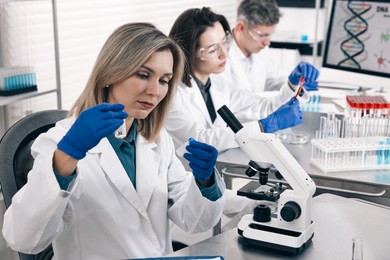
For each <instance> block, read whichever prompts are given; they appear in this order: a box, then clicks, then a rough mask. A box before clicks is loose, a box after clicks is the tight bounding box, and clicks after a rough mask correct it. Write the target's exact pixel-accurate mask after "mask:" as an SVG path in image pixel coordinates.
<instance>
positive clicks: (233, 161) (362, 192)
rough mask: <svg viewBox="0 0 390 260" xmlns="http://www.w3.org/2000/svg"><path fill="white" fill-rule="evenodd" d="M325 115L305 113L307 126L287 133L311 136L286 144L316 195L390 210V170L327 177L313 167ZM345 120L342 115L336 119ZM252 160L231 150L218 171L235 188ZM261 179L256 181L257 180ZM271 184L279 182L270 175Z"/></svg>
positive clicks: (338, 174)
mask: <svg viewBox="0 0 390 260" xmlns="http://www.w3.org/2000/svg"><path fill="white" fill-rule="evenodd" d="M321 116H326V114H324V113H318V112H308V111H304V112H303V119H304V121H303V123H302V124H300V125H298V126H295V127H293V128H291V129H287V130H283V131H296V132H304V133H306V134H308V135H309V141H308V142H307V143H304V144H289V143H284V145H285V146H286V148H287V149H288V150H289V151H290V152H291V154H292V155H293V156H294V158H295V159H296V160H297V161H298V163H299V164H300V165H301V166H302V167H303V169H304V170H305V171H306V172H307V173H308V174H309V175H310V177H311V178H312V179H313V181H314V182H315V183H316V186H317V191H316V195H319V194H322V193H333V194H336V195H340V196H344V197H353V198H360V199H364V200H368V201H372V202H375V203H379V204H383V205H386V206H390V170H362V171H339V172H330V173H324V172H322V171H321V170H320V169H318V168H317V167H316V166H314V165H312V164H311V163H310V157H311V150H312V148H311V142H310V140H311V139H312V138H315V132H316V130H318V129H319V127H320V117H321ZM336 116H337V117H339V118H342V117H343V116H342V115H336ZM248 162H249V158H248V157H247V156H246V155H245V154H244V153H243V152H242V151H241V149H240V148H236V149H230V150H228V151H226V152H224V153H222V154H221V155H220V156H219V157H218V160H217V168H218V170H219V171H220V173H221V174H222V175H223V176H224V179H225V182H226V185H227V187H228V188H230V187H231V180H232V178H234V177H240V178H249V177H247V176H246V175H245V170H246V168H247V164H248ZM256 178H257V177H252V179H256ZM269 178H270V182H273V181H276V179H275V178H274V176H273V175H272V174H270V177H269ZM389 259H390V258H389Z"/></svg>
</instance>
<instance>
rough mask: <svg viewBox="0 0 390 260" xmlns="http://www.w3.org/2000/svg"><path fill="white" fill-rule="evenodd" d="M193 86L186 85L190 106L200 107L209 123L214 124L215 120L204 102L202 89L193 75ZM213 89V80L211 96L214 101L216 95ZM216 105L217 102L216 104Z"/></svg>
mask: <svg viewBox="0 0 390 260" xmlns="http://www.w3.org/2000/svg"><path fill="white" fill-rule="evenodd" d="M191 86H192V87H191V88H189V87H188V86H185V85H184V88H185V91H186V93H187V94H188V95H189V98H188V99H187V100H188V102H191V103H192V105H190V107H192V106H194V107H197V108H199V110H200V111H201V112H202V114H203V116H204V118H206V120H207V123H208V124H209V126H212V125H213V122H211V118H210V115H209V111H208V110H207V106H206V102H204V99H203V96H202V93H201V92H200V89H199V87H198V84H197V83H196V81H195V79H194V78H193V77H191ZM212 90H213V83H212V82H211V87H210V94H211V98H212V99H213V103H214V96H213V95H212ZM214 107H215V104H214Z"/></svg>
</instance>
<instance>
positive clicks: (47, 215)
mask: <svg viewBox="0 0 390 260" xmlns="http://www.w3.org/2000/svg"><path fill="white" fill-rule="evenodd" d="M51 131H52V129H50V130H49V132H48V133H44V134H41V135H40V136H39V137H38V138H37V139H36V140H35V142H34V144H33V146H32V148H31V151H32V155H33V157H34V166H33V168H32V170H31V171H30V172H29V174H28V181H27V184H25V185H24V186H23V187H22V188H21V189H20V190H19V191H18V192H17V193H16V194H15V196H14V197H13V198H12V204H11V206H10V207H9V208H8V210H7V211H6V213H5V215H4V226H3V235H4V237H5V239H6V241H7V243H8V244H9V245H10V247H11V248H12V249H14V250H16V251H20V252H24V253H32V254H35V253H38V252H40V251H42V250H43V249H45V248H46V247H47V246H48V245H49V244H50V243H51V242H52V241H53V240H54V238H55V237H56V235H57V234H58V233H60V232H61V231H62V230H63V228H64V224H63V215H64V212H65V210H66V207H67V205H68V201H69V198H70V195H71V193H72V191H73V190H74V189H76V188H77V186H78V185H77V180H78V179H79V178H76V179H75V184H74V186H73V188H72V191H70V192H68V191H63V190H61V189H60V186H59V184H58V181H57V179H56V178H55V175H54V172H53V167H52V161H53V153H54V150H55V149H56V147H57V145H56V144H57V141H56V140H54V139H53V135H51V134H50V132H51ZM32 223H33V224H32Z"/></svg>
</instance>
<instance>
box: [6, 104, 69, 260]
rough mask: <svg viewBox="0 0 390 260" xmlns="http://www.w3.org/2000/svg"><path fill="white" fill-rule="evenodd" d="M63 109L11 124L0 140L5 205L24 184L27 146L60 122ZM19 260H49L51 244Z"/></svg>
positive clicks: (28, 164)
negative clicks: (35, 253)
mask: <svg viewBox="0 0 390 260" xmlns="http://www.w3.org/2000/svg"><path fill="white" fill-rule="evenodd" d="M66 115H67V111H65V110H45V111H40V112H35V113H33V114H30V115H28V116H26V117H24V118H22V119H21V120H19V121H18V122H16V123H15V124H14V125H12V126H11V127H10V128H9V129H8V130H7V132H6V133H5V134H4V135H3V137H2V138H1V141H0V185H1V190H2V193H3V196H4V202H5V206H6V207H7V208H8V207H9V206H10V205H11V203H12V197H13V196H14V195H15V193H16V192H17V191H18V190H19V189H20V188H21V187H23V185H24V184H26V182H27V174H28V172H29V171H30V170H31V168H32V165H33V162H34V159H33V158H32V156H31V145H32V143H33V142H34V140H35V139H36V138H37V137H38V136H39V135H40V134H41V133H44V132H46V131H47V130H49V129H50V128H51V127H53V126H54V125H55V123H56V122H57V121H59V120H61V119H64V118H65V117H66ZM19 256H20V259H23V260H30V259H42V260H43V259H51V258H52V256H53V250H52V248H51V245H50V246H49V247H48V248H46V249H45V250H44V251H42V252H41V253H39V254H37V255H28V254H21V253H20V254H19Z"/></svg>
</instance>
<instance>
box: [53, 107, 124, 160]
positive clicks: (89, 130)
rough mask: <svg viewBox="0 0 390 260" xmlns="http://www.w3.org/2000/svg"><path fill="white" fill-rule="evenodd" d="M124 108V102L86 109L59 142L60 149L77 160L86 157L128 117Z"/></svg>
mask: <svg viewBox="0 0 390 260" xmlns="http://www.w3.org/2000/svg"><path fill="white" fill-rule="evenodd" d="M123 109H124V106H123V105H122V104H108V103H103V104H100V105H97V106H94V107H91V108H88V109H86V110H84V111H83V112H81V113H80V116H79V117H78V118H77V119H76V121H75V122H74V124H73V125H72V127H71V128H70V129H69V131H68V132H67V133H66V135H65V136H64V137H63V138H62V139H61V141H60V142H59V143H58V145H57V147H58V149H60V150H61V151H63V152H65V153H66V154H68V155H70V156H72V157H73V158H75V159H77V160H80V159H82V158H84V157H85V155H86V153H87V152H88V151H89V150H90V149H91V148H93V147H95V146H96V145H97V144H98V143H99V142H100V140H101V139H102V138H103V137H106V136H108V135H109V134H111V133H113V132H114V131H115V130H116V129H118V127H119V126H120V125H121V124H122V123H123V119H124V118H126V117H127V114H126V113H125V112H123V111H122V110H123Z"/></svg>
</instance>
